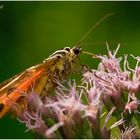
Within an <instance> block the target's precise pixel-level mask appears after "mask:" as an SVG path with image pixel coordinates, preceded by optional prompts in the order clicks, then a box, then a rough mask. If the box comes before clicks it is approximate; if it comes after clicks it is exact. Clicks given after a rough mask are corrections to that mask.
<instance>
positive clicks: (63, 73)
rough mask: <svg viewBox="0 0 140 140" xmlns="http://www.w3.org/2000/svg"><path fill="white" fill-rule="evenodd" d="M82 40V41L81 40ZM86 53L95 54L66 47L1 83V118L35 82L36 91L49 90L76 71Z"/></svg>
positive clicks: (76, 47) (40, 92) (77, 47)
mask: <svg viewBox="0 0 140 140" xmlns="http://www.w3.org/2000/svg"><path fill="white" fill-rule="evenodd" d="M110 15H112V13H111V14H108V15H106V16H105V17H103V18H102V19H101V20H99V21H98V22H97V23H96V24H95V25H94V26H93V27H92V28H91V29H90V30H89V31H88V32H87V33H86V34H85V35H84V36H83V37H82V38H81V40H83V39H84V38H85V37H86V36H87V35H88V34H89V33H90V32H91V31H92V30H93V29H94V28H95V27H96V26H97V25H98V24H99V23H100V22H102V21H103V20H104V19H106V18H107V17H109V16H110ZM81 40H80V42H81ZM80 53H84V54H88V55H92V56H94V54H92V53H89V52H85V51H83V50H82V49H81V47H79V46H78V45H77V46H75V47H73V48H70V47H65V48H63V49H61V50H58V51H56V52H54V53H53V54H52V55H50V56H49V57H48V58H47V59H45V60H44V61H43V62H42V63H40V64H38V65H36V66H33V67H31V68H29V69H27V70H25V71H24V72H22V73H20V74H17V75H15V76H14V77H12V78H10V79H9V80H7V81H4V82H2V83H1V84H0V118H2V117H3V116H4V115H5V114H6V113H7V112H8V111H9V110H10V108H11V106H12V105H13V104H14V103H16V102H19V99H20V98H21V97H22V94H21V93H23V92H26V93H27V91H29V90H30V89H31V88H32V85H33V84H34V91H35V92H36V93H38V94H42V93H43V92H45V93H47V92H49V91H50V90H51V89H52V88H53V87H54V86H55V82H54V81H53V80H54V79H55V78H56V79H58V80H61V79H63V78H64V79H65V78H66V77H67V76H68V75H69V74H70V73H71V72H73V71H74V69H75V67H76V66H75V65H76V63H75V62H76V61H77V60H78V57H79V54H80Z"/></svg>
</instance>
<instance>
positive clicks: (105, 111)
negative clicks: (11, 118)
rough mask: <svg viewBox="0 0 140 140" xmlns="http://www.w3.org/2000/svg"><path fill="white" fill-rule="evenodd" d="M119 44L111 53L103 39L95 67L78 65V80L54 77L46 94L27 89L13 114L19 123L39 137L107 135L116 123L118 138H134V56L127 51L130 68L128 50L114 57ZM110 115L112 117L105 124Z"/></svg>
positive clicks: (139, 81)
mask: <svg viewBox="0 0 140 140" xmlns="http://www.w3.org/2000/svg"><path fill="white" fill-rule="evenodd" d="M119 47H120V45H118V48H117V49H116V50H115V51H114V52H111V51H110V50H109V48H108V44H107V48H108V55H104V56H102V55H98V56H97V58H98V59H99V60H100V63H99V65H98V69H96V70H95V69H92V70H91V69H88V68H84V74H83V78H82V83H81V84H80V85H77V83H76V82H75V81H74V80H73V81H71V80H70V81H63V82H62V83H60V82H59V81H57V87H56V89H55V90H54V93H55V94H54V96H52V97H48V96H46V97H44V98H43V99H41V98H40V97H39V95H38V94H36V93H34V92H31V93H30V94H28V95H27V97H26V98H27V102H28V103H29V105H28V108H27V109H26V110H24V111H23V112H21V113H18V114H19V115H18V119H19V120H20V122H22V123H25V125H26V126H27V128H28V129H27V130H33V131H35V132H36V133H38V134H39V135H41V136H42V137H44V138H103V139H104V138H108V139H109V138H113V136H112V134H111V132H112V130H113V129H114V128H115V127H118V128H119V132H120V135H119V136H120V137H119V138H138V135H137V133H136V132H135V130H136V129H138V128H139V125H140V119H139V114H140V113H139V104H140V101H139V97H140V96H139V93H140V66H139V62H140V58H139V57H134V56H133V55H130V57H132V58H133V59H134V60H136V66H135V68H134V69H132V68H130V67H129V62H128V60H127V58H128V55H125V56H124V58H122V57H119V58H117V57H116V55H117V52H118V50H119ZM121 65H123V68H121ZM112 117H115V118H116V121H115V122H112V124H111V125H110V126H108V125H107V124H108V122H109V121H110V120H111V118H112ZM133 118H135V119H136V120H137V124H138V125H137V124H135V123H134V122H133ZM101 121H103V123H101ZM132 126H133V127H132ZM129 128H131V130H132V131H131V133H129V136H128V135H126V131H127V130H130V129H129ZM131 134H132V137H131Z"/></svg>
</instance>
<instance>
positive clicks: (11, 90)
mask: <svg viewBox="0 0 140 140" xmlns="http://www.w3.org/2000/svg"><path fill="white" fill-rule="evenodd" d="M15 89H16V87H9V89H8V90H7V96H8V95H10V94H11V93H12V92H13V91H14V90H15Z"/></svg>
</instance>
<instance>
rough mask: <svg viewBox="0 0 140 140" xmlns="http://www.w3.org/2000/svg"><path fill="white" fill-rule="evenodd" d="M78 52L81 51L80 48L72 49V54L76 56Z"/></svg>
mask: <svg viewBox="0 0 140 140" xmlns="http://www.w3.org/2000/svg"><path fill="white" fill-rule="evenodd" d="M80 51H81V48H78V47H75V48H74V49H73V52H74V53H75V54H76V55H77V54H79V53H80Z"/></svg>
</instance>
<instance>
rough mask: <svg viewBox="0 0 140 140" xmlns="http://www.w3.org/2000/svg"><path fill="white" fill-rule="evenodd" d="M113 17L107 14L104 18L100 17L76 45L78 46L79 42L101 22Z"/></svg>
mask: <svg viewBox="0 0 140 140" xmlns="http://www.w3.org/2000/svg"><path fill="white" fill-rule="evenodd" d="M112 15H114V13H113V12H112V13H109V14H107V15H105V16H104V17H102V18H101V19H100V20H98V21H97V22H96V23H95V24H94V25H93V26H92V27H91V28H90V29H89V30H88V31H87V32H86V33H85V35H84V36H82V38H81V39H80V40H79V41H78V42H77V44H80V42H82V41H83V40H84V39H85V38H86V37H87V36H88V35H89V34H90V33H91V32H92V31H93V30H94V29H95V28H96V27H97V26H98V25H99V24H100V23H101V22H103V21H104V20H106V19H107V18H108V17H110V16H112Z"/></svg>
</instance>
